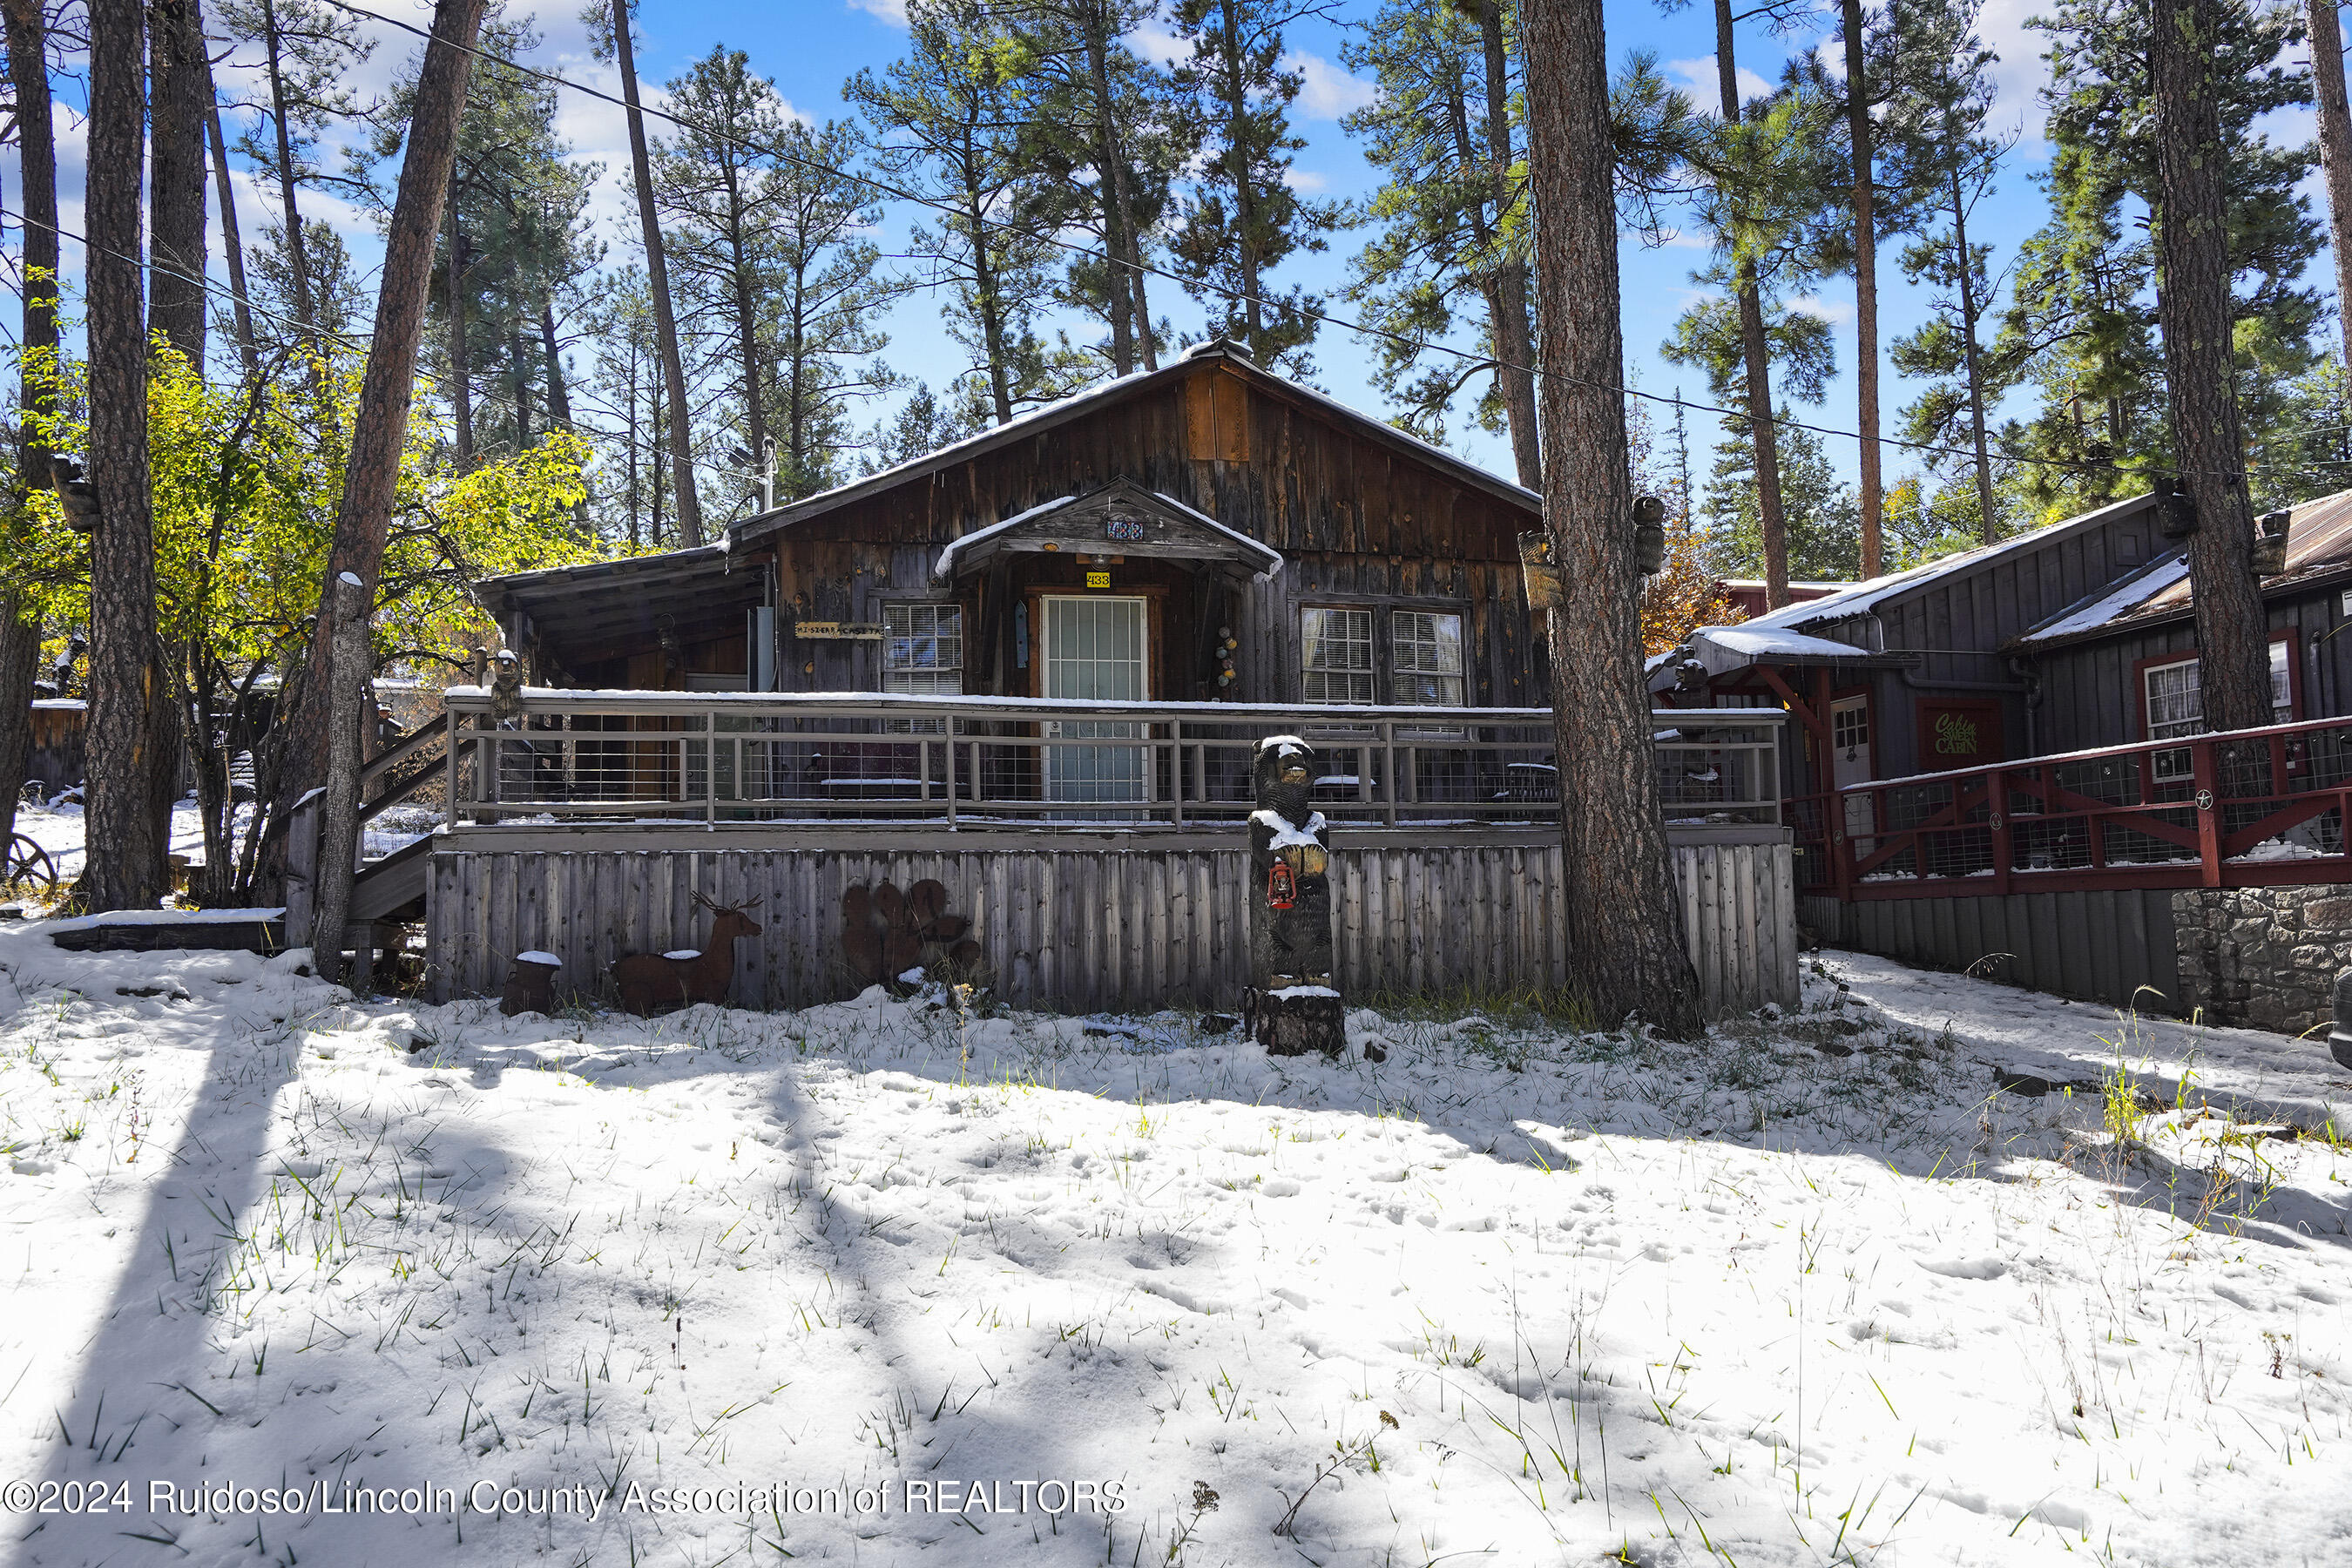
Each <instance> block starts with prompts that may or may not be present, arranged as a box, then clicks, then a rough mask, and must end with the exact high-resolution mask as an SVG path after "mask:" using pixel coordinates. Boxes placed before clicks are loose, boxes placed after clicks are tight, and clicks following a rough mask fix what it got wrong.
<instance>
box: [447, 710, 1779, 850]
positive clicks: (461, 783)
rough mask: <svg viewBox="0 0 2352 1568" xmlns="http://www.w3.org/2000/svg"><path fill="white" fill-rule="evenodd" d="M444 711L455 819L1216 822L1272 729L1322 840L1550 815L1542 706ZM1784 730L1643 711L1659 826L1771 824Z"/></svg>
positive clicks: (1245, 781) (1766, 720) (1752, 718)
mask: <svg viewBox="0 0 2352 1568" xmlns="http://www.w3.org/2000/svg"><path fill="white" fill-rule="evenodd" d="M447 707H448V711H449V716H450V721H451V724H452V727H453V731H454V736H455V741H454V743H453V744H452V745H451V746H450V748H449V752H448V755H447V758H446V766H447V769H448V773H449V778H448V783H449V798H450V799H451V800H452V801H453V802H454V803H455V807H456V809H455V811H454V813H453V820H454V821H457V822H461V823H467V822H469V823H496V822H499V821H505V822H509V823H520V822H521V821H523V820H524V819H535V820H536V821H538V822H540V823H542V824H543V823H546V822H550V821H555V822H566V821H572V822H581V823H583V824H586V823H591V822H601V823H603V824H606V825H611V826H623V825H631V824H638V823H642V822H645V821H647V820H652V821H678V820H686V821H694V820H699V821H701V822H703V823H705V824H708V825H710V826H718V825H719V824H722V823H741V822H768V823H778V824H781V823H784V822H808V821H812V820H815V821H827V820H830V821H842V820H856V819H866V820H881V821H888V822H892V823H894V824H898V825H902V826H925V825H932V826H944V827H956V826H972V827H977V826H988V825H991V824H1004V825H1009V824H1019V825H1022V826H1034V827H1039V828H1046V829H1052V828H1063V829H1070V828H1077V827H1081V826H1083V827H1089V828H1097V829H1099V828H1100V827H1102V826H1106V825H1109V826H1176V827H1181V826H1186V825H1188V824H1195V825H1197V824H1201V823H1218V824H1224V825H1230V826H1235V827H1238V826H1241V825H1242V824H1243V823H1244V822H1245V821H1246V819H1247V817H1248V815H1249V812H1250V810H1251V809H1252V807H1253V806H1254V805H1255V800H1254V797H1253V790H1252V786H1251V781H1250V766H1251V756H1252V752H1253V751H1254V749H1255V746H1256V744H1257V742H1259V741H1260V740H1261V739H1263V738H1264V737H1265V735H1267V734H1272V733H1276V732H1286V733H1301V734H1303V735H1304V737H1305V739H1306V740H1307V742H1309V743H1310V744H1312V745H1313V746H1315V747H1316V748H1317V750H1318V752H1319V753H1320V754H1321V760H1322V764H1323V765H1322V768H1321V770H1320V771H1321V773H1322V774H1323V775H1324V783H1323V784H1322V785H1321V786H1320V787H1318V790H1317V792H1316V800H1317V804H1318V805H1319V806H1320V807H1321V808H1322V809H1323V810H1324V811H1325V812H1326V813H1327V814H1328V815H1329V816H1331V817H1332V819H1333V821H1334V822H1335V823H1336V824H1338V825H1339V826H1372V825H1376V824H1377V825H1384V826H1398V825H1400V824H1402V823H1408V822H1412V823H1423V824H1430V825H1434V824H1436V823H1439V822H1444V823H1462V822H1488V823H1500V824H1507V823H1548V822H1553V821H1557V820H1558V816H1559V782H1558V781H1559V772H1558V768H1557V766H1556V764H1555V763H1554V759H1553V741H1552V716H1551V713H1550V711H1549V710H1546V709H1530V708H1421V707H1407V706H1398V705H1389V706H1378V707H1337V706H1333V707H1323V706H1319V705H1310V704H1285V705H1280V706H1274V705H1245V704H1241V703H1226V702H1072V701H1063V700H1053V699H1044V698H1025V697H936V696H926V697H917V696H903V695H898V694H895V693H893V694H882V693H872V692H814V693H797V692H681V691H633V690H632V691H620V690H606V691H594V690H588V691H583V690H571V689H556V688H545V687H532V688H527V689H524V691H523V692H522V693H521V699H520V708H521V716H520V719H516V718H509V719H508V720H506V721H504V722H501V721H499V718H498V716H497V714H496V713H495V712H494V711H493V704H492V698H491V694H490V692H489V691H488V690H487V689H482V688H478V687H456V688H452V689H450V691H449V692H448V694H447ZM1785 717H1786V716H1785V715H1784V714H1782V713H1780V711H1779V710H1759V709H1717V710H1690V709H1677V710H1661V711H1659V712H1657V713H1655V714H1654V715H1653V720H1654V723H1653V731H1654V740H1653V742H1652V744H1653V745H1654V748H1655V751H1656V755H1657V759H1658V763H1657V772H1658V780H1659V786H1660V794H1661V797H1662V799H1663V801H1664V805H1665V807H1666V814H1667V816H1669V817H1670V818H1672V819H1674V820H1675V821H1678V822H1685V823H1687V822H1693V821H1698V822H1706V823H1751V824H1775V823H1778V822H1779V820H1780V798H1779V797H1780V787H1779V781H1780V764H1779V749H1778V748H1779V743H1780V742H1779V738H1780V727H1781V723H1782V721H1783V720H1784V719H1785Z"/></svg>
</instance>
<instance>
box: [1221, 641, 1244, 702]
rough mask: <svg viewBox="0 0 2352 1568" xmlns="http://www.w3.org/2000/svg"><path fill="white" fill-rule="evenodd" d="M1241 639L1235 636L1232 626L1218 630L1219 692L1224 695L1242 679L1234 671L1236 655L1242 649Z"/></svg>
mask: <svg viewBox="0 0 2352 1568" xmlns="http://www.w3.org/2000/svg"><path fill="white" fill-rule="evenodd" d="M1241 646H1242V645H1241V639H1240V638H1239V637H1235V636H1234V628H1233V627H1231V626H1219V627H1218V628H1217V653H1216V659H1217V673H1216V680H1217V690H1218V691H1219V692H1220V693H1221V694H1222V693H1224V692H1226V691H1228V690H1230V689H1231V688H1232V686H1233V684H1234V681H1235V680H1237V679H1240V677H1239V676H1237V675H1236V674H1235V673H1234V654H1235V653H1237V652H1239V651H1240V649H1241Z"/></svg>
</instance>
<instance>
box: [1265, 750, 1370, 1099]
mask: <svg viewBox="0 0 2352 1568" xmlns="http://www.w3.org/2000/svg"><path fill="white" fill-rule="evenodd" d="M1314 763H1315V751H1314V748H1313V747H1311V746H1309V745H1307V742H1304V741H1302V740H1300V739H1299V738H1298V737H1297V736H1296V735H1272V736H1268V737H1267V738H1266V739H1265V740H1263V741H1260V742H1258V743H1257V755H1256V760H1255V767H1254V779H1255V784H1256V786H1257V809H1256V810H1255V811H1254V812H1252V813H1251V814H1250V874H1251V885H1250V890H1251V898H1250V988H1249V992H1248V1002H1247V1005H1246V1007H1245V1008H1244V1012H1245V1015H1246V1017H1247V1021H1248V1024H1249V1034H1250V1038H1252V1039H1254V1040H1255V1041H1256V1042H1257V1043H1258V1044H1260V1045H1262V1046H1264V1047H1265V1049H1266V1054H1267V1055H1268V1056H1276V1057H1297V1056H1305V1055H1306V1054H1307V1052H1308V1051H1321V1052H1322V1053H1323V1054H1324V1055H1326V1056H1329V1057H1337V1056H1339V1055H1340V1054H1341V1053H1342V1052H1344V1051H1345V1050H1346V1049H1347V1047H1348V1036H1347V1026H1346V1017H1345V1014H1344V1012H1343V1010H1342V1007H1341V1004H1340V999H1339V987H1338V986H1337V985H1336V984H1333V982H1332V971H1333V969H1334V968H1335V965H1334V964H1333V963H1332V958H1331V879H1330V868H1331V844H1330V837H1329V835H1330V828H1329V826H1328V824H1327V823H1325V821H1324V820H1323V814H1322V813H1321V812H1319V811H1317V810H1315V809H1314V808H1313V807H1311V806H1310V805H1308V804H1307V795H1308V794H1309V793H1310V792H1311V790H1312V788H1313V783H1312V781H1313V779H1314V776H1315V767H1314Z"/></svg>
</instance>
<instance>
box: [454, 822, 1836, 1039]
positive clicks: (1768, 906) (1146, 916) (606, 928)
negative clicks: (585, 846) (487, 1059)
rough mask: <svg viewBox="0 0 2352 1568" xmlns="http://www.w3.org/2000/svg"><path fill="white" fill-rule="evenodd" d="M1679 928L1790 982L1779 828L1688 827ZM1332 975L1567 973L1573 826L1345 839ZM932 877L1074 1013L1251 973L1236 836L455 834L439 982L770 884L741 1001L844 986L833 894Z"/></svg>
mask: <svg viewBox="0 0 2352 1568" xmlns="http://www.w3.org/2000/svg"><path fill="white" fill-rule="evenodd" d="M1675 869H1676V874H1677V877H1678V879H1679V880H1680V883H1681V890H1682V895H1683V915H1684V927H1685V940H1686V941H1687V942H1688V943H1689V944H1690V947H1691V951H1692V953H1693V956H1694V960H1695V962H1696V966H1697V969H1698V973H1699V976H1700V983H1701V986H1702V989H1703V991H1704V994H1705V996H1706V1004H1707V1007H1708V1009H1709V1011H1710V1012H1728V1011H1748V1010H1752V1009H1754V1008H1756V1007H1759V1006H1761V1005H1764V1004H1766V1003H1768V1002H1769V1003H1778V1004H1780V1005H1784V1006H1787V1005H1794V1004H1795V1002H1796V1000H1797V950H1798V934H1797V922H1796V899H1795V879H1794V872H1793V867H1792V864H1791V860H1790V848H1789V847H1788V846H1787V845H1785V844H1703V845H1693V846H1682V847H1677V848H1676V849H1675ZM1332 872H1333V889H1332V892H1333V904H1334V906H1335V910H1336V911H1337V914H1336V920H1337V923H1338V929H1337V930H1336V931H1335V932H1334V936H1335V939H1336V942H1335V949H1336V952H1337V953H1338V955H1339V984H1340V986H1341V988H1342V989H1343V990H1344V991H1345V992H1346V993H1348V994H1349V995H1351V996H1366V995H1370V994H1375V993H1380V992H1389V993H1397V992H1412V993H1418V994H1447V993H1461V992H1471V993H1479V992H1486V993H1501V992H1508V991H1517V990H1522V989H1526V988H1528V987H1538V986H1539V987H1552V986H1557V985H1559V984H1563V983H1564V982H1565V981H1566V980H1567V977H1568V976H1567V966H1566V958H1565V954H1564V952H1563V951H1562V946H1561V941H1562V939H1561V934H1560V933H1561V932H1562V931H1563V929H1564V925H1565V911H1564V910H1562V909H1561V908H1560V907H1559V886H1560V881H1561V878H1560V849H1559V843H1558V842H1557V841H1556V840H1554V841H1549V842H1547V841H1545V840H1544V839H1542V838H1540V837H1534V836H1530V837H1528V839H1527V840H1526V841H1524V842H1496V841H1494V840H1491V839H1490V840H1487V841H1485V842H1481V843H1477V844H1465V845H1445V844H1429V843H1422V844H1417V845H1411V846H1406V845H1398V844H1394V843H1373V844H1360V845H1354V846H1350V845H1347V844H1344V843H1343V844H1341V845H1339V846H1338V847H1335V848H1334V850H1333V853H1332ZM927 878H928V879H936V880H938V881H939V882H940V883H941V884H943V885H944V886H945V887H946V888H947V889H948V908H949V910H950V911H951V912H953V913H956V914H960V915H963V916H964V917H966V918H967V919H968V920H970V921H971V923H972V928H973V929H972V933H971V934H972V935H973V937H974V938H975V939H976V940H977V941H978V942H980V943H981V946H982V951H983V952H984V953H985V955H986V961H987V963H988V964H989V965H990V967H991V968H992V970H993V972H994V975H995V990H996V994H998V995H999V996H1000V997H1002V998H1003V1000H1004V1001H1006V1002H1008V1003H1011V1004H1013V1005H1016V1006H1024V1007H1039V1008H1047V1009H1052V1010H1056V1011H1061V1012H1068V1013H1084V1012H1097V1011H1149V1010H1152V1009H1156V1008H1159V1007H1163V1006H1169V1005H1178V1004H1185V1003H1189V1004H1192V1005H1199V1006H1203V1007H1210V1006H1224V1007H1231V1006H1234V1005H1236V1004H1237V1003H1238V1001H1239V999H1240V996H1241V992H1242V987H1243V985H1244V984H1245V983H1246V981H1247V978H1248V944H1247V942H1246V940H1245V935H1246V932H1247V931H1248V929H1249V903H1248V900H1249V896H1250V891H1251V887H1250V874H1249V853H1248V850H1247V848H1246V847H1245V846H1244V844H1242V843H1241V842H1239V841H1235V842H1234V843H1232V844H1230V845H1227V844H1212V845H1204V846H1173V845H1166V846H1160V847H1149V848H1136V847H1122V848H1110V847H1092V846H1083V845H1071V846H1067V847H1063V846H1053V847H1039V846H1037V845H1035V844H1034V842H1032V843H1027V844H1023V845H1020V846H1018V847H993V846H979V847H961V846H951V845H948V844H942V845H941V846H940V847H939V848H936V849H932V848H909V847H889V848H877V849H871V850H866V849H857V848H838V847H781V848H752V847H744V848H720V849H709V850H684V849H668V848H664V849H655V850H642V851H638V850H593V851H573V850H553V849H541V848H529V849H516V850H498V849H492V848H480V849H466V850H444V851H441V852H439V853H436V854H435V855H434V857H433V868H432V873H431V878H430V885H429V892H428V895H427V904H426V910H427V915H426V927H427V934H428V940H429V943H430V951H431V955H432V965H433V980H434V991H435V994H436V997H438V998H440V999H443V1000H446V999H447V998H448V997H449V996H452V995H479V994H495V993H496V992H497V991H498V990H499V987H500V986H501V985H502V984H504V982H505V979H506V973H507V968H508V964H509V961H510V960H511V958H512V956H513V955H514V954H515V953H517V952H527V951H530V950H534V949H537V950H541V951H545V952H553V953H554V954H556V956H558V957H559V958H561V959H562V961H563V970H562V975H561V976H560V977H559V979H558V982H557V989H558V993H559V994H582V993H585V994H599V993H601V992H603V991H604V989H605V975H606V973H608V972H609V970H610V969H611V967H612V965H613V963H614V960H615V959H617V958H619V957H620V956H621V955H622V954H624V953H626V952H663V951H665V950H667V949H672V948H678V947H697V946H699V945H700V944H701V942H702V941H703V940H704V938H705V936H706V934H707V933H708V931H709V915H708V914H707V913H706V912H704V911H702V910H698V909H697V908H696V907H695V905H694V895H695V894H696V893H697V892H699V893H701V894H702V895H703V896H704V897H705V898H707V899H709V900H713V901H716V902H719V903H724V904H736V903H741V902H743V901H744V900H750V899H754V898H756V899H758V900H760V903H759V906H758V907H757V908H756V909H755V910H752V911H751V913H752V919H753V920H755V921H758V922H759V924H760V926H761V932H760V934H759V935H758V936H757V937H753V938H749V939H747V940H745V941H744V942H741V943H740V944H739V945H738V947H737V950H736V967H735V989H734V996H733V999H734V1001H735V1003H736V1005H740V1006H745V1007H754V1008H771V1009H773V1008H793V1007H804V1006H808V1005H814V1004H815V1003H819V1002H827V1001H835V1000H840V999H842V998H845V997H848V996H853V995H855V994H857V992H858V991H859V990H860V989H861V984H860V983H859V982H858V981H856V979H855V978H854V977H853V976H852V975H851V974H850V973H849V971H848V970H847V968H846V967H845V964H844V963H843V962H842V957H841V898H842V894H843V892H844V891H845V889H848V888H851V887H856V886H870V885H873V884H876V883H880V882H884V881H889V882H895V883H897V884H898V886H899V887H901V888H908V887H911V886H913V885H914V884H915V883H917V882H919V881H922V880H924V879H927Z"/></svg>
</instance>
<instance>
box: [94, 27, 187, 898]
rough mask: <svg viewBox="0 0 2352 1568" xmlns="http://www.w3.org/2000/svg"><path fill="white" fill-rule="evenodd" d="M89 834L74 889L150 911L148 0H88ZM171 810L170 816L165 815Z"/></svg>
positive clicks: (166, 708) (153, 832)
mask: <svg viewBox="0 0 2352 1568" xmlns="http://www.w3.org/2000/svg"><path fill="white" fill-rule="evenodd" d="M89 33H90V48H89V184H88V194H87V196H86V199H85V203H84V211H85V214H86V216H85V217H84V219H83V221H84V223H85V224H86V225H87V226H88V233H89V285H88V299H89V479H90V484H91V488H92V489H94V490H95V491H96V494H97V500H98V508H99V516H98V531H97V533H96V534H95V536H94V537H93V538H92V539H91V541H90V602H89V728H88V731H87V735H88V742H87V744H88V760H89V795H88V801H87V809H86V816H85V819H84V820H85V824H86V827H87V833H88V842H89V857H88V859H87V862H86V865H87V869H85V870H84V871H83V873H82V879H81V887H80V890H79V901H80V902H81V904H82V905H83V907H85V908H87V909H89V910H152V909H153V908H154V907H155V906H156V904H157V903H158V901H160V900H162V898H163V895H164V894H165V893H166V892H168V891H170V890H171V880H170V878H169V876H168V875H167V873H166V870H165V867H164V863H163V846H164V840H165V828H164V820H159V819H158V817H157V816H156V814H155V799H154V796H155V774H156V771H157V768H158V765H159V761H160V759H159V757H158V752H159V751H160V750H161V749H162V747H163V742H164V740H165V739H166V737H167V736H168V733H169V731H170V717H171V710H172V705H173V688H174V683H173V680H172V678H171V674H170V672H169V671H168V670H166V669H164V668H163V664H162V659H161V657H160V655H161V649H160V648H159V647H158V646H157V642H156V637H155V533H154V514H153V510H152V500H151V498H150V495H149V491H148V468H147V330H146V315H145V311H144V310H143V308H142V300H141V298H140V288H139V284H140V258H141V254H142V246H141V243H140V240H141V236H140V222H139V218H140V177H139V176H140V163H141V156H140V155H141V153H142V152H143V151H144V147H143V145H142V144H143V142H144V141H145V139H146V138H145V131H146V109H147V104H146V94H145V91H144V90H143V89H144V78H145V61H144V59H143V58H142V55H143V53H144V51H143V49H142V44H143V42H144V35H145V18H144V16H142V14H141V5H140V0H92V4H91V5H90V7H89ZM166 820H167V819H166Z"/></svg>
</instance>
